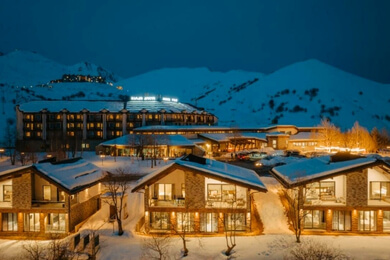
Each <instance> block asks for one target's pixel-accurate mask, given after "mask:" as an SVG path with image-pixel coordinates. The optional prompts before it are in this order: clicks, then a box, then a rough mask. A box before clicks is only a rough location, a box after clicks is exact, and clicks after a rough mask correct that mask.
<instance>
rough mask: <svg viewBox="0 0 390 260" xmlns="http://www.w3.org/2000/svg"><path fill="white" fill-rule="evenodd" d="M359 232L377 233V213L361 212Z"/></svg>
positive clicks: (371, 211)
mask: <svg viewBox="0 0 390 260" xmlns="http://www.w3.org/2000/svg"><path fill="white" fill-rule="evenodd" d="M358 230H359V231H376V211H374V210H359V216H358Z"/></svg>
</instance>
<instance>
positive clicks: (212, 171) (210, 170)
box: [133, 155, 267, 191]
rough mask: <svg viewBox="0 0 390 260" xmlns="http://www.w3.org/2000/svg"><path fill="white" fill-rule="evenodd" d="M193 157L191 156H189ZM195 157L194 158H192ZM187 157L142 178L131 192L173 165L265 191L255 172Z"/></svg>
mask: <svg viewBox="0 0 390 260" xmlns="http://www.w3.org/2000/svg"><path fill="white" fill-rule="evenodd" d="M189 156H193V155H189ZM193 157H195V156H193ZM186 158H188V157H183V158H180V159H176V160H175V161H174V162H173V163H172V164H170V165H167V166H165V167H162V168H160V169H158V170H156V171H154V172H152V173H150V174H148V175H146V176H145V177H144V178H142V179H140V180H138V181H137V185H136V187H135V188H134V189H133V191H135V190H137V189H139V187H143V186H144V185H145V184H147V183H148V181H149V180H151V179H153V178H154V177H156V176H158V175H159V174H160V173H161V172H163V171H165V170H166V169H168V168H169V167H171V166H172V165H174V164H177V165H180V166H184V167H186V168H190V169H193V170H197V171H200V172H204V173H207V174H209V175H212V176H215V177H220V178H224V179H230V180H232V181H235V182H238V183H242V184H243V185H247V186H250V187H253V188H256V189H258V190H263V191H266V190H267V188H266V187H265V185H264V184H263V182H262V181H261V180H260V178H259V176H258V175H257V173H256V172H254V171H252V170H248V169H246V168H242V167H238V166H235V165H231V164H228V163H223V162H219V161H216V160H212V159H206V158H203V157H197V158H199V160H201V161H202V160H204V162H205V164H203V163H201V162H199V161H198V162H195V161H189V160H186Z"/></svg>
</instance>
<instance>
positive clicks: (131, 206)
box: [0, 152, 390, 260]
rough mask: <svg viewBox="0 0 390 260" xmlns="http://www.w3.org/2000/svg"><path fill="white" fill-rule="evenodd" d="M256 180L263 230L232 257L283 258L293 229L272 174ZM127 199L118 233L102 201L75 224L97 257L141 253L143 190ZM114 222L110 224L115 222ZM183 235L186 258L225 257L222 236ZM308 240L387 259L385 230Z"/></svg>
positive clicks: (18, 250) (10, 247) (137, 163)
mask: <svg viewBox="0 0 390 260" xmlns="http://www.w3.org/2000/svg"><path fill="white" fill-rule="evenodd" d="M83 157H84V158H85V159H86V160H88V161H90V162H92V163H94V164H96V165H97V166H99V167H103V168H104V169H106V170H113V169H115V168H117V167H118V166H120V167H130V168H131V169H133V170H134V172H138V173H144V174H145V173H147V172H150V171H152V170H155V169H158V168H159V167H161V166H164V165H165V162H160V163H158V164H157V167H154V168H153V169H151V168H150V161H141V160H137V159H136V158H133V159H131V158H129V157H117V158H116V162H115V161H114V158H112V157H106V158H104V160H103V163H102V161H101V159H100V158H99V157H98V156H96V155H95V154H94V153H85V152H84V154H83ZM168 163H169V162H168ZM0 164H7V160H4V158H2V160H1V163H0ZM102 164H103V165H102ZM261 180H262V181H263V183H264V184H265V185H266V187H267V189H268V192H267V193H255V194H254V198H255V200H256V206H257V208H258V210H259V212H260V216H261V219H262V221H263V223H264V226H265V228H264V235H259V236H238V237H237V238H236V244H237V246H236V247H235V248H234V254H233V258H234V259H283V257H284V256H286V255H288V253H289V251H290V250H291V248H293V247H294V246H296V243H295V242H294V241H295V240H294V235H293V233H292V231H290V230H289V229H288V226H287V219H286V217H285V215H284V213H283V207H282V204H281V202H280V200H279V197H278V195H277V191H278V188H279V187H280V186H279V183H278V182H277V181H276V180H275V179H273V178H272V177H261ZM131 185H134V183H133V184H131ZM127 203H128V213H129V217H128V218H127V219H126V220H125V221H124V228H125V233H124V235H123V236H121V237H118V236H117V235H116V233H115V232H114V233H113V224H112V223H110V222H107V221H106V220H107V216H108V210H107V207H104V206H103V207H102V210H100V211H99V212H97V213H96V214H95V215H93V216H92V217H91V218H90V219H89V220H88V221H87V222H86V223H85V224H84V225H83V227H82V228H81V232H82V233H87V232H88V230H89V229H96V230H98V231H97V232H98V233H99V234H100V246H101V248H100V251H99V253H98V255H97V259H100V260H112V259H141V256H142V253H143V251H142V245H143V241H144V240H147V239H150V238H149V237H148V236H145V235H141V234H138V233H136V232H135V225H136V223H137V222H138V220H139V219H140V218H141V216H142V214H143V194H142V193H132V194H129V196H128V202H127ZM114 228H115V229H116V224H114ZM188 240H189V242H188V245H187V246H188V249H189V255H188V257H186V259H215V260H217V259H221V260H222V259H226V256H225V255H224V254H223V252H224V250H225V249H226V242H225V237H224V236H218V237H188ZM308 240H312V241H317V242H320V243H321V244H323V243H325V244H327V245H330V246H333V247H335V248H339V249H340V250H341V251H343V252H344V253H346V254H347V255H348V256H350V257H352V258H354V259H390V249H389V243H390V236H313V235H310V236H309V235H307V236H302V241H303V243H305V241H308ZM25 243H29V241H17V240H6V239H0V259H22V258H21V257H22V254H23V248H22V246H23V244H25ZM39 243H40V244H42V245H43V246H47V245H48V242H47V241H40V242H39ZM181 248H182V244H181V241H180V239H179V238H178V237H173V238H172V241H171V246H170V250H169V252H170V256H171V259H179V258H181Z"/></svg>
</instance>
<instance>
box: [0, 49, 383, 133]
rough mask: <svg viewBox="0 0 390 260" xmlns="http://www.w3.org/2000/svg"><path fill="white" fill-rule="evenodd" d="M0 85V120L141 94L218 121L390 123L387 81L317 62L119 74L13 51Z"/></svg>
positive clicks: (1, 60)
mask: <svg viewBox="0 0 390 260" xmlns="http://www.w3.org/2000/svg"><path fill="white" fill-rule="evenodd" d="M64 74H78V75H91V76H101V77H103V78H105V79H106V81H107V83H105V84H102V83H50V81H52V80H57V79H60V78H61V77H62V76H63V75H64ZM0 91H1V92H0V96H1V101H2V102H1V104H2V106H1V107H0V124H2V125H4V124H5V123H6V122H8V123H10V122H12V120H14V118H15V112H14V107H15V105H16V104H21V103H24V102H28V101H31V100H50V99H58V100H85V99H93V100H99V99H100V100H118V99H123V98H124V97H126V96H132V95H144V94H146V95H166V96H171V97H176V98H178V99H179V101H180V102H184V103H191V104H193V105H196V106H198V107H203V108H204V109H206V110H207V111H210V112H212V113H214V114H215V115H217V116H218V118H219V124H220V125H225V126H243V127H244V126H269V125H272V124H293V125H297V126H313V125H318V124H319V123H320V120H321V118H322V117H328V118H330V119H331V120H332V121H333V122H334V123H335V124H336V125H338V126H340V127H341V128H342V129H347V128H351V127H352V125H353V123H354V122H355V121H359V123H360V125H362V126H365V127H367V128H369V129H371V128H373V127H374V126H376V127H378V128H383V127H386V128H388V129H390V85H388V84H380V83H377V82H373V81H370V80H367V79H364V78H361V77H358V76H356V75H352V74H350V73H347V72H344V71H342V70H340V69H337V68H335V67H332V66H329V65H327V64H324V63H322V62H320V61H318V60H307V61H303V62H298V63H295V64H292V65H290V66H287V67H285V68H282V69H280V70H278V71H276V72H274V73H272V74H269V75H264V74H262V73H258V72H246V71H229V72H214V71H210V70H209V69H207V68H194V69H190V68H175V69H160V70H155V71H151V72H148V73H145V74H142V75H138V76H135V77H132V78H128V79H124V80H122V79H120V77H118V76H117V75H115V74H114V73H111V72H109V71H107V70H105V69H103V68H101V67H99V66H96V65H94V64H90V63H80V64H76V65H73V66H65V65H62V64H59V63H57V62H54V61H52V60H49V59H47V58H45V57H42V56H41V55H39V54H36V53H32V52H28V51H15V52H12V53H9V54H6V55H3V56H0ZM1 132H3V131H2V129H0V133H1Z"/></svg>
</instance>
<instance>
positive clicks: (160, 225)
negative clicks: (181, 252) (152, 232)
mask: <svg viewBox="0 0 390 260" xmlns="http://www.w3.org/2000/svg"><path fill="white" fill-rule="evenodd" d="M169 224H170V221H169V213H168V212H151V216H150V227H151V228H152V229H162V230H167V229H169Z"/></svg>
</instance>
